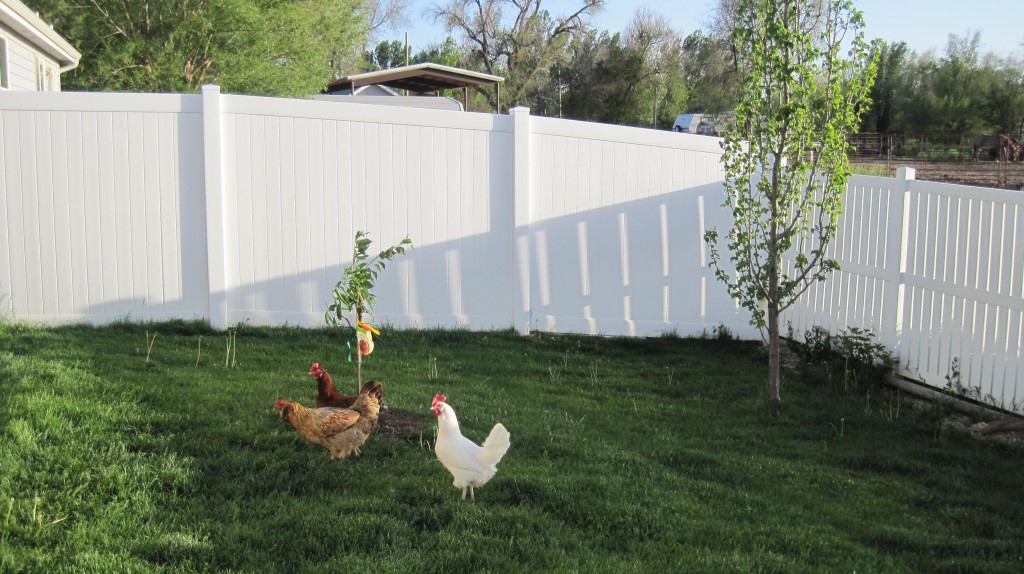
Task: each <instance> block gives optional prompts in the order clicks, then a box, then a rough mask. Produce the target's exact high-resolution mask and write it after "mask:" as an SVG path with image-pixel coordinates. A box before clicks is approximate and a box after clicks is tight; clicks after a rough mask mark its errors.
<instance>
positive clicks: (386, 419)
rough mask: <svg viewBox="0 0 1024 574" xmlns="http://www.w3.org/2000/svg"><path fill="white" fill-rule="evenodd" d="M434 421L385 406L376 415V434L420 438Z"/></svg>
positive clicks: (387, 436) (416, 439) (402, 438)
mask: <svg viewBox="0 0 1024 574" xmlns="http://www.w3.org/2000/svg"><path fill="white" fill-rule="evenodd" d="M433 424H434V421H432V420H430V419H429V418H426V417H423V416H421V415H417V414H415V413H412V412H410V411H405V410H401V409H392V408H388V407H385V408H384V409H381V411H380V415H378V417H377V434H378V435H379V436H381V437H382V438H390V439H395V440H414V441H418V440H420V436H421V434H422V435H423V436H426V434H427V432H428V431H429V430H430V428H431V427H432V426H433Z"/></svg>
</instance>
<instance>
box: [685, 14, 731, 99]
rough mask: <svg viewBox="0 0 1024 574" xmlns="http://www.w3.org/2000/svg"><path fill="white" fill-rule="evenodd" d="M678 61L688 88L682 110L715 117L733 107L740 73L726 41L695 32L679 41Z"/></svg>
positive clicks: (729, 45)
mask: <svg viewBox="0 0 1024 574" xmlns="http://www.w3.org/2000/svg"><path fill="white" fill-rule="evenodd" d="M682 60H683V62H682V66H683V78H684V81H685V82H686V84H687V86H688V87H689V98H688V99H687V109H686V111H688V112H696V113H711V114H718V113H722V112H726V111H731V110H733V109H734V108H735V107H736V104H737V103H738V102H739V94H740V74H739V70H737V68H736V62H735V60H734V59H733V47H732V42H731V41H730V40H724V39H722V38H718V37H715V36H712V35H710V34H705V33H704V32H701V31H700V30H697V31H696V32H693V33H692V34H690V35H689V36H687V37H686V39H685V40H683V57H682Z"/></svg>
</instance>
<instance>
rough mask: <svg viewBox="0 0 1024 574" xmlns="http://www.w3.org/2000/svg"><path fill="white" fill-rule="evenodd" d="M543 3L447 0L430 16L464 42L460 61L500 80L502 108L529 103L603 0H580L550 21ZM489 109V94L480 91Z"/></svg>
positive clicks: (491, 99)
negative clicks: (503, 79)
mask: <svg viewBox="0 0 1024 574" xmlns="http://www.w3.org/2000/svg"><path fill="white" fill-rule="evenodd" d="M542 1H543V0H448V2H447V3H446V4H444V5H441V4H435V5H433V6H432V7H431V9H430V12H429V13H430V15H431V16H432V17H433V18H434V19H435V21H437V22H440V23H442V24H444V26H445V28H446V29H447V30H448V31H449V32H451V33H454V34H456V35H458V36H461V37H462V38H463V41H464V44H463V45H464V50H463V53H464V56H465V63H466V65H467V66H468V67H472V68H474V69H480V70H482V71H484V72H487V73H488V74H493V75H497V76H502V77H504V78H505V82H504V83H503V84H502V87H501V89H502V97H501V108H502V109H498V110H497V111H498V112H501V111H503V110H504V109H507V108H509V107H511V106H516V105H530V104H531V99H532V98H534V97H535V94H536V93H537V92H538V90H541V89H543V88H544V87H545V86H546V85H547V84H548V81H549V78H550V75H549V73H548V72H549V70H550V69H551V68H552V67H553V66H555V65H557V64H558V63H559V62H562V61H564V60H565V58H566V54H567V51H566V46H567V45H568V43H569V41H570V39H571V38H572V37H573V36H574V35H576V34H578V33H580V32H582V31H585V30H587V29H588V26H589V24H588V19H589V17H590V16H592V15H593V14H594V13H596V12H597V11H598V10H600V9H601V7H602V6H603V4H604V0H579V4H578V7H577V8H576V9H575V10H572V11H571V12H569V13H568V14H567V15H565V16H560V17H554V16H552V15H551V14H550V13H549V12H548V11H547V10H546V9H544V8H543V7H542ZM480 93H481V94H483V95H485V96H486V97H487V98H488V101H489V104H490V106H491V108H494V109H496V108H497V102H495V101H494V94H493V93H491V91H490V90H485V89H481V90H480Z"/></svg>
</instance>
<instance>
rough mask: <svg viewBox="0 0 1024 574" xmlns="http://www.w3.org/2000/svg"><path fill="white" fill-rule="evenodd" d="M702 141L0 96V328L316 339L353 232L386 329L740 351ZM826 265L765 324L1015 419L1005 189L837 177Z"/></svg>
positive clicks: (363, 112) (394, 115)
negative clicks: (863, 332) (47, 326)
mask: <svg viewBox="0 0 1024 574" xmlns="http://www.w3.org/2000/svg"><path fill="white" fill-rule="evenodd" d="M720 157H721V150H720V148H719V145H718V140H717V139H715V138H710V137H704V136H693V135H687V134H676V133H669V132H659V131H654V130H646V129H638V128H626V127H620V126H609V125H602V124H592V123H584V122H575V121H568V120H557V119H549V118H540V117H532V116H530V115H529V113H528V110H525V109H515V110H513V111H512V113H511V114H510V115H507V116H501V115H490V114H475V113H464V112H449V111H440V110H424V109H413V108H397V107H391V106H386V107H385V106H368V105H359V104H345V103H336V102H321V101H305V100H285V99H276V98H258V97H251V96H235V95H226V94H221V93H220V92H219V90H218V89H217V88H216V87H215V86H208V87H206V88H204V90H203V93H202V94H199V95H143V94H76V93H67V92H65V93H59V94H19V93H9V92H8V93H0V169H2V174H0V226H2V228H0V305H2V309H3V311H2V316H5V317H8V318H13V319H16V320H25V321H33V322H45V323H59V322H68V321H89V322H95V323H103V322H109V321H112V320H119V319H128V320H154V319H165V318H201V319H208V320H209V321H210V322H211V323H212V324H213V325H214V326H218V327H226V326H230V325H234V324H236V323H239V322H252V323H256V324H283V323H289V324H298V325H308V326H316V325H321V324H322V322H323V314H324V311H325V309H326V306H327V304H328V303H329V300H330V292H331V288H332V287H333V285H334V283H335V282H336V281H337V280H338V279H339V278H340V277H341V272H342V269H343V268H344V266H345V265H346V264H348V263H349V262H350V259H351V249H352V238H353V236H354V234H355V231H356V230H365V231H368V232H369V233H370V237H371V239H373V240H374V241H375V243H374V247H378V246H379V247H381V248H383V247H384V246H386V245H390V244H393V243H395V242H397V241H399V240H400V239H401V238H402V237H404V236H405V235H406V234H408V235H409V236H411V238H412V239H413V241H414V243H415V245H416V249H414V250H413V251H411V252H410V253H409V254H408V255H406V256H402V257H400V258H399V259H397V260H396V261H395V262H394V263H393V264H392V265H390V266H389V267H388V268H387V270H386V271H385V272H384V274H383V275H382V276H381V279H380V281H379V285H378V290H377V294H378V305H377V317H376V320H377V321H378V322H384V323H388V324H392V325H396V326H441V327H455V326H458V327H466V328H470V329H491V328H505V327H509V326H513V327H515V328H517V329H519V330H520V331H524V332H525V331H528V330H530V329H541V330H551V331H558V332H579V333H595V334H609V335H632V336H646V335H657V334H661V333H665V332H677V333H679V334H682V335H690V334H699V333H701V332H710V331H712V330H713V329H715V328H717V327H721V326H725V327H727V328H728V329H730V330H731V331H732V332H734V333H737V334H739V335H740V336H743V337H756V336H757V333H756V331H755V330H753V329H752V328H751V327H750V326H749V325H748V323H747V315H746V313H745V312H743V311H742V310H740V309H738V308H737V306H736V304H735V303H734V302H733V301H732V300H730V299H729V297H728V295H727V294H726V292H725V290H724V289H723V288H722V286H721V285H720V284H719V283H717V282H716V281H715V280H714V276H713V273H712V272H711V270H710V269H709V268H708V267H707V260H706V253H705V247H704V244H703V241H702V236H703V233H704V230H705V229H708V228H710V227H718V228H719V229H725V228H727V227H728V226H729V225H730V219H729V215H728V213H727V212H725V211H723V210H722V209H721V208H720V205H721V203H722V200H723V194H722V192H723V187H722V180H723V172H722V168H721V164H720V161H719V160H720ZM843 217H844V219H843V226H842V228H841V230H840V234H839V237H837V239H836V242H835V243H834V245H833V249H834V250H835V257H836V258H837V259H839V260H840V262H841V265H842V267H843V271H842V272H841V273H837V274H835V275H834V276H833V277H832V278H831V279H830V280H829V281H828V282H826V283H824V284H821V285H819V286H816V287H815V288H814V289H813V290H812V291H811V292H810V293H808V296H807V297H806V298H805V299H804V300H802V301H801V303H800V305H799V307H797V308H794V309H792V310H791V311H790V312H788V313H787V315H786V319H787V320H788V321H790V322H791V323H792V324H793V326H794V329H795V330H796V331H797V332H798V333H800V332H802V331H803V330H805V329H807V328H809V327H810V326H813V325H820V326H823V327H827V328H829V329H830V330H831V331H832V332H838V331H841V330H842V329H844V328H849V327H853V326H856V327H866V328H870V329H871V330H872V331H873V332H875V333H876V334H877V335H878V337H879V339H880V340H881V341H882V342H883V343H884V344H885V345H886V346H888V347H890V348H892V349H893V350H895V351H897V352H898V353H899V356H900V361H901V370H902V371H903V372H904V373H905V374H908V375H910V376H913V377H915V378H918V379H922V380H924V381H925V382H927V383H929V384H932V385H936V386H942V385H944V384H945V376H946V374H947V373H948V369H949V365H950V364H951V361H952V359H953V358H956V359H957V361H958V362H959V363H960V368H961V372H962V373H963V376H964V378H965V380H964V384H965V385H969V386H974V387H978V388H980V389H981V390H982V391H983V392H984V393H987V394H991V395H992V396H993V398H995V399H996V400H997V401H1000V402H1002V403H1003V404H1004V405H1006V406H1010V405H1011V404H1012V405H1013V406H1015V407H1016V406H1017V402H1018V401H1019V399H1018V397H1022V396H1024V393H1021V392H1018V390H1017V387H1018V384H1017V381H1018V379H1019V378H1020V377H1021V372H1022V364H1024V359H1022V357H1021V353H1020V351H1019V348H1020V346H1021V342H1022V340H1021V316H1022V313H1024V305H1022V301H1024V296H1022V291H1021V289H1022V287H1021V278H1022V276H1024V263H1022V258H1024V247H1022V245H1024V230H1022V224H1024V219H1022V218H1024V213H1022V206H1021V199H1020V194H1015V193H1013V192H1000V191H997V190H987V189H978V188H969V187H962V186H952V185H940V184H931V183H926V182H916V181H913V180H912V179H910V178H904V179H902V180H900V179H887V178H870V177H859V176H858V177H855V178H854V179H853V180H852V181H851V185H850V190H849V195H848V199H847V210H846V212H845V214H844V216H843Z"/></svg>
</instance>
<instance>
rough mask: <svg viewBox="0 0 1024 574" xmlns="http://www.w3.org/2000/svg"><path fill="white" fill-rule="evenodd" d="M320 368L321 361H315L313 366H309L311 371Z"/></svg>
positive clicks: (313, 371)
mask: <svg viewBox="0 0 1024 574" xmlns="http://www.w3.org/2000/svg"><path fill="white" fill-rule="evenodd" d="M319 370H320V363H313V366H312V367H310V368H309V372H310V373H315V372H317V371H319Z"/></svg>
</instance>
